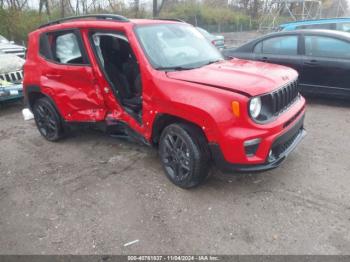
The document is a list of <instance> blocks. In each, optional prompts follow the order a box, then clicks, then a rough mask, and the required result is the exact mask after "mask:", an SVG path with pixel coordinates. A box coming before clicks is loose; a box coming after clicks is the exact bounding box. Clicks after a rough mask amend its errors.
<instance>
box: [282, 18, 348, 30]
mask: <svg viewBox="0 0 350 262" xmlns="http://www.w3.org/2000/svg"><path fill="white" fill-rule="evenodd" d="M299 29H328V30H338V31H344V32H350V18H349V17H348V18H345V17H344V18H328V19H317V20H304V21H295V22H291V23H285V24H282V25H280V26H279V30H278V31H292V30H299Z"/></svg>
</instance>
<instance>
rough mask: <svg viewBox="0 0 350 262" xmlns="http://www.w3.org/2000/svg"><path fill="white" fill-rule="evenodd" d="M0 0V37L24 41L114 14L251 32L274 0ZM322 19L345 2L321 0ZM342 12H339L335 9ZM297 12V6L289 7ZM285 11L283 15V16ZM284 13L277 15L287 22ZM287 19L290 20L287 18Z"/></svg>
mask: <svg viewBox="0 0 350 262" xmlns="http://www.w3.org/2000/svg"><path fill="white" fill-rule="evenodd" d="M37 1H38V2H37V3H36V4H35V5H33V1H30V0H0V34H1V35H4V36H5V37H8V38H9V39H11V40H15V41H17V42H18V41H25V40H26V37H27V34H28V32H30V31H32V30H34V29H35V28H36V27H38V25H40V24H41V23H45V22H48V21H49V20H53V19H57V18H60V17H66V16H72V15H82V14H89V13H116V14H121V15H124V16H127V17H130V18H152V17H154V18H156V17H161V18H178V19H182V20H184V21H187V22H189V23H191V24H194V25H197V26H201V27H204V28H206V29H208V30H209V31H213V32H225V31H241V30H253V29H256V28H257V27H258V23H259V19H261V17H262V16H264V15H265V14H266V13H267V11H269V10H268V9H269V8H272V7H271V3H272V1H275V0H201V1H199V0H128V1H127V0H125V1H123V0H37ZM322 2H323V6H324V10H323V15H324V16H335V11H337V15H338V16H343V15H345V12H346V10H347V1H346V0H322ZM340 4H341V7H342V9H341V10H340V11H341V12H340V13H339V6H340ZM289 5H290V6H289V9H290V10H292V11H293V10H295V11H296V12H298V8H301V7H300V5H298V4H297V3H290V4H289ZM284 12H285V13H284ZM286 12H287V11H283V10H282V12H281V14H280V17H281V21H283V19H288V13H286ZM289 18H290V17H289Z"/></svg>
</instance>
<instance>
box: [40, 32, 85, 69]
mask: <svg viewBox="0 0 350 262" xmlns="http://www.w3.org/2000/svg"><path fill="white" fill-rule="evenodd" d="M39 41H40V43H39V53H40V54H41V56H43V57H44V58H46V59H48V60H52V61H54V62H56V63H60V64H74V65H84V64H88V62H87V59H86V56H85V55H84V54H85V50H84V49H83V46H82V44H81V42H80V39H79V34H78V33H76V32H74V31H64V32H54V33H44V34H42V35H41V36H40V40H39Z"/></svg>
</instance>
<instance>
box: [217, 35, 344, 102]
mask: <svg viewBox="0 0 350 262" xmlns="http://www.w3.org/2000/svg"><path fill="white" fill-rule="evenodd" d="M224 55H225V56H226V57H236V58H242V59H248V60H259V61H264V62H269V63H274V64H280V65H285V66H288V67H292V68H294V69H296V70H297V71H298V72H299V88H301V92H302V93H304V94H308V93H313V94H323V95H332V96H336V97H341V98H343V97H347V98H350V34H349V33H345V32H339V31H331V30H299V31H290V32H278V33H272V34H269V35H266V36H263V37H260V38H258V39H256V40H253V41H251V42H249V43H247V44H245V45H243V46H241V47H239V48H237V49H226V50H225V51H224Z"/></svg>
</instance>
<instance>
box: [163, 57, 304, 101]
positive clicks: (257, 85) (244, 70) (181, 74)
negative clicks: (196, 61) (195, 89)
mask: <svg viewBox="0 0 350 262" xmlns="http://www.w3.org/2000/svg"><path fill="white" fill-rule="evenodd" d="M167 76H168V77H169V78H172V79H177V80H181V81H186V82H192V83H197V84H203V85H207V86H212V87H214V88H221V89H225V90H229V91H233V92H237V93H241V94H244V95H246V96H257V95H261V94H264V93H269V92H271V91H273V90H275V89H278V88H279V87H281V86H282V85H284V84H286V83H287V82H290V81H292V80H294V79H295V78H296V77H297V76H298V73H297V72H296V71H295V70H293V69H291V68H288V67H284V66H280V65H274V64H268V63H263V62H256V61H247V60H241V59H232V60H230V61H221V62H218V63H215V64H211V65H208V66H204V67H201V68H197V69H193V70H185V71H176V72H168V73H167Z"/></svg>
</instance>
